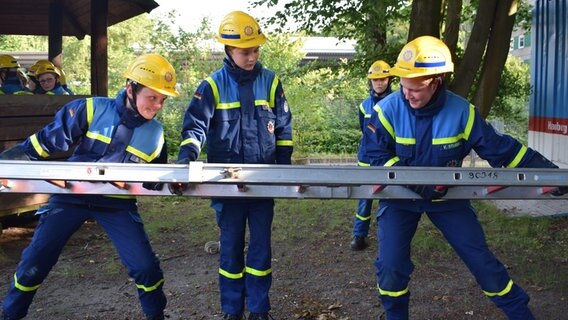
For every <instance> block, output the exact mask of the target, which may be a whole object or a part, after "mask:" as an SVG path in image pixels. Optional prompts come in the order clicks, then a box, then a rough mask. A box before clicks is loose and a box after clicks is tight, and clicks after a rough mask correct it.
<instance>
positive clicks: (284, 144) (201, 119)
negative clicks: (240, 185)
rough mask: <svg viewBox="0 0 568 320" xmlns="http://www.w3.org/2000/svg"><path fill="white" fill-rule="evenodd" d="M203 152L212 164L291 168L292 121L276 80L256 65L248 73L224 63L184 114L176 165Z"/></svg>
mask: <svg viewBox="0 0 568 320" xmlns="http://www.w3.org/2000/svg"><path fill="white" fill-rule="evenodd" d="M205 145H206V146H207V161H208V162H211V163H259V164H275V163H277V164H290V163H291V156H292V147H293V145H292V115H291V112H290V109H289V107H288V103H287V101H286V97H285V96H284V90H283V89H282V84H281V83H280V80H279V79H278V77H276V76H275V75H274V72H272V71H271V70H269V69H266V68H264V67H262V65H261V64H260V63H257V64H256V66H255V67H254V69H253V70H251V71H245V70H242V69H240V68H238V67H236V66H235V65H234V64H233V62H232V61H231V60H230V58H228V57H227V58H225V60H224V66H223V68H221V69H219V70H217V71H216V72H215V73H213V75H212V76H211V77H209V78H207V79H206V80H204V81H203V82H202V83H201V84H200V85H199V87H198V88H197V90H196V92H195V93H194V95H193V98H192V99H191V101H190V103H189V106H188V108H187V110H186V113H185V117H184V121H183V129H182V143H181V146H180V151H179V159H180V162H187V161H193V160H195V159H197V157H198V155H199V153H200V151H201V149H202V148H203V146H205Z"/></svg>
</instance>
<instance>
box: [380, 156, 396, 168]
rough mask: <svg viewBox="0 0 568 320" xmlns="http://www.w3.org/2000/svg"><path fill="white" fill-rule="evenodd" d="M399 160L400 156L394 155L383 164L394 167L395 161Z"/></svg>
mask: <svg viewBox="0 0 568 320" xmlns="http://www.w3.org/2000/svg"><path fill="white" fill-rule="evenodd" d="M399 161H400V158H399V157H394V158H392V159H390V160H389V161H387V162H386V163H385V164H384V165H383V166H385V167H392V166H393V165H394V164H395V163H397V162H399Z"/></svg>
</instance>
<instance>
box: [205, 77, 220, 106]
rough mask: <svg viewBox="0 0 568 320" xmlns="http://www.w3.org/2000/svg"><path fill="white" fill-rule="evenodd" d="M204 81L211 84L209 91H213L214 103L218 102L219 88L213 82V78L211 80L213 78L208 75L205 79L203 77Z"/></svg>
mask: <svg viewBox="0 0 568 320" xmlns="http://www.w3.org/2000/svg"><path fill="white" fill-rule="evenodd" d="M205 81H207V82H209V85H210V86H211V91H213V97H214V98H215V105H218V104H219V88H217V84H216V83H215V80H213V78H211V77H208V78H207V79H205Z"/></svg>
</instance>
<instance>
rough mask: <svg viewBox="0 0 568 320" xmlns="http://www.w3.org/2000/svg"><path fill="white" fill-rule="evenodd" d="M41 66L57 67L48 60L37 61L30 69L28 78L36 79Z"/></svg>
mask: <svg viewBox="0 0 568 320" xmlns="http://www.w3.org/2000/svg"><path fill="white" fill-rule="evenodd" d="M41 65H45V66H51V67H55V65H54V64H53V63H52V62H51V61H49V60H47V59H41V60H38V61H36V62H35V63H34V64H33V65H32V66H31V67H30V68H29V69H28V76H30V77H35V76H36V72H37V69H38V68H39V66H41Z"/></svg>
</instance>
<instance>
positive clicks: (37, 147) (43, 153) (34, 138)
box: [30, 133, 49, 158]
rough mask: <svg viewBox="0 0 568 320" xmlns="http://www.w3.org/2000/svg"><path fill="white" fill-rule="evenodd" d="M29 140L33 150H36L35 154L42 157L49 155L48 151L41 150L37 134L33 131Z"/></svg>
mask: <svg viewBox="0 0 568 320" xmlns="http://www.w3.org/2000/svg"><path fill="white" fill-rule="evenodd" d="M30 142H31V143H32V146H33V147H34V150H35V151H36V152H37V154H39V155H40V157H42V158H47V157H49V153H48V152H47V151H45V150H43V148H42V147H41V145H40V144H39V140H38V139H37V136H36V134H35V133H34V135H33V136H31V137H30Z"/></svg>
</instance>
